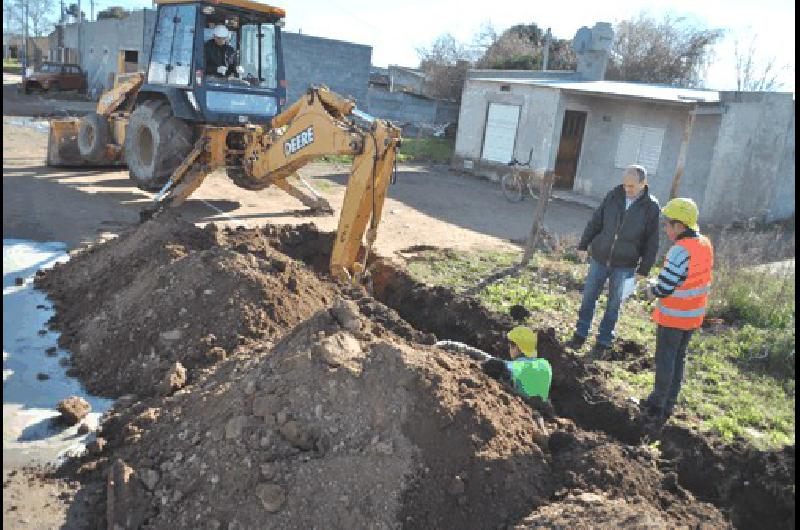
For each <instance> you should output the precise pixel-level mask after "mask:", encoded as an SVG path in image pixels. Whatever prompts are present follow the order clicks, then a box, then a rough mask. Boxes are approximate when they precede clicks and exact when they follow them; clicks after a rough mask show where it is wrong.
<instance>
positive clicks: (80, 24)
mask: <svg viewBox="0 0 800 530" xmlns="http://www.w3.org/2000/svg"><path fill="white" fill-rule="evenodd" d="M82 14H83V11H81V0H78V54H77V55H78V57H77V59H78V61H77V62H78V66H81V67H82V63H83V48H82V47H81V33H82V31H81V30H82V29H83V16H81V15H82Z"/></svg>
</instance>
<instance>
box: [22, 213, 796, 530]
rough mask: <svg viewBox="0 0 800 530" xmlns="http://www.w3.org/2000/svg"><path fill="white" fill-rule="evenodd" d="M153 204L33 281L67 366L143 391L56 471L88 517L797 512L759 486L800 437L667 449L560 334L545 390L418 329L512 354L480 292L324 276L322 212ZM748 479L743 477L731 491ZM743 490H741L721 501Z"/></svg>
mask: <svg viewBox="0 0 800 530" xmlns="http://www.w3.org/2000/svg"><path fill="white" fill-rule="evenodd" d="M157 221H158V222H157V223H152V222H151V223H146V224H144V225H142V226H140V227H138V229H136V230H133V231H131V232H129V233H126V234H123V235H122V236H120V237H119V238H118V239H117V240H114V241H112V242H109V243H106V244H103V245H100V246H98V247H96V248H94V249H91V250H89V251H87V252H84V253H82V254H79V255H78V256H75V258H74V259H73V260H72V261H71V262H69V263H68V264H66V265H64V266H61V267H58V268H56V269H54V270H53V271H52V272H50V273H47V274H45V275H43V276H40V277H39V278H38V280H37V281H38V284H39V285H40V286H43V287H45V288H46V289H48V291H49V292H50V293H51V296H53V297H54V298H55V299H56V301H57V306H56V307H57V309H58V311H59V317H58V320H57V321H56V322H55V324H56V325H57V326H59V327H60V328H61V329H63V330H64V336H65V337H66V338H65V339H64V342H65V344H67V347H69V348H70V349H71V350H72V351H73V357H74V363H75V367H76V368H77V372H78V375H79V376H81V378H82V379H83V380H84V381H85V382H87V383H88V384H89V386H90V388H95V389H98V388H99V389H104V390H105V391H106V392H107V393H108V394H111V395H119V394H122V393H125V392H131V393H135V394H136V395H129V396H123V397H122V398H120V399H119V400H118V401H117V403H116V404H115V406H114V408H113V409H112V410H111V411H109V413H108V414H106V416H105V418H104V421H103V423H102V426H101V428H100V431H99V436H100V438H101V439H102V440H103V442H102V443H99V444H98V445H97V447H96V448H95V450H93V451H92V452H91V454H87V455H85V456H83V457H81V458H80V459H78V460H76V461H73V462H71V463H70V465H69V466H67V467H66V468H64V471H63V472H71V471H74V472H76V473H77V474H78V475H79V476H82V477H83V478H84V480H87V481H91V480H93V479H100V480H102V481H103V482H104V483H106V489H105V491H106V493H105V496H104V497H103V498H102V499H101V500H100V503H99V504H98V512H97V513H96V516H97V518H98V520H99V521H102V523H104V524H107V526H108V527H114V525H115V524H120V525H121V526H123V527H126V526H130V527H137V526H138V527H143V528H163V527H167V526H177V527H179V528H198V527H201V528H229V529H235V528H308V527H336V528H338V527H348V528H349V527H355V528H360V527H376V528H396V527H408V528H450V527H464V528H487V527H488V528H497V527H508V526H513V525H521V527H526V526H530V527H535V526H537V525H545V526H552V527H566V526H568V525H569V526H578V527H580V524H578V523H576V521H578V520H579V519H580V518H582V517H594V518H596V521H597V522H598V524H599V525H600V526H606V527H620V526H631V525H633V526H636V525H640V526H647V525H650V526H651V527H659V526H663V527H698V526H703V525H712V526H714V527H727V526H729V525H730V522H729V517H732V518H733V519H734V521H735V522H738V523H744V522H747V521H752V520H758V518H759V517H761V515H762V513H763V510H764V507H765V506H767V503H768V502H771V501H773V504H774V502H775V499H776V498H777V499H779V501H777V502H778V506H777V508H774V509H773V510H774V512H775V514H773V515H771V516H764V517H763V519H762V522H767V523H770V524H771V523H775V524H773V525H772V526H773V527H778V526H782V525H783V524H784V523H785V522H786V517H789V516H791V517H792V518H793V515H794V511H793V508H792V510H791V514H790V515H789V512H788V511H787V508H788V505H785V502H787V500H788V499H789V498H791V500H792V501H793V493H791V494H790V493H789V492H788V490H786V489H785V488H784V489H782V490H781V491H782V492H783V493H782V495H783V496H782V497H779V498H778V497H776V495H775V494H773V493H770V492H772V491H773V489H774V488H782V487H784V486H787V484H786V483H785V482H786V480H787V476H788V473H789V468H788V467H786V466H783V465H782V464H785V463H788V462H791V464H792V465H791V478H792V482H791V484H792V485H793V477H794V468H793V461H794V454H793V451H792V453H791V455H790V456H787V457H786V458H785V459H781V460H779V462H778V463H777V464H775V465H773V466H772V469H773V470H772V471H771V472H770V473H764V472H763V471H758V470H757V469H756V468H755V467H748V466H751V465H752V464H756V463H757V462H759V461H758V460H754V459H753V458H752V457H751V456H742V459H740V460H734V459H732V457H731V454H730V452H726V451H727V450H726V451H717V450H716V449H714V448H711V447H710V446H709V445H708V444H707V443H706V442H705V440H703V439H702V438H699V437H698V436H697V435H693V434H691V433H689V434H687V432H686V431H685V430H680V429H676V430H675V431H674V432H670V431H665V432H664V433H662V436H663V438H662V447H663V454H662V455H658V454H656V453H655V452H653V450H652V449H650V448H648V446H647V445H646V443H645V441H644V440H646V438H645V437H644V436H645V430H644V426H643V425H641V424H640V422H639V421H638V420H637V415H636V414H635V412H634V411H633V410H631V407H630V406H628V405H626V404H625V403H624V402H623V401H622V400H620V399H618V397H617V396H615V395H613V394H610V393H608V392H607V390H606V389H605V387H604V386H603V383H602V381H603V379H604V374H603V373H602V371H599V370H598V368H597V367H596V366H595V365H593V364H588V363H585V362H584V361H582V360H581V359H578V358H575V357H574V356H571V355H569V353H568V352H566V351H565V350H564V349H563V348H562V347H561V345H560V344H559V343H558V341H557V340H555V338H554V335H553V333H552V332H548V331H547V330H544V331H541V332H540V335H539V343H540V345H541V350H542V356H544V357H546V358H548V359H549V360H550V362H551V364H552V365H553V373H554V378H553V390H552V393H551V394H552V396H551V397H552V401H553V405H554V407H553V406H551V405H550V404H544V403H534V402H532V401H524V400H522V399H521V398H519V397H518V396H515V395H514V394H512V393H510V392H509V391H508V389H507V388H505V387H503V386H501V385H500V384H499V383H498V382H496V381H494V380H493V379H490V378H488V377H487V376H486V375H485V374H483V373H482V371H481V370H480V367H479V366H478V365H477V364H476V363H475V362H473V361H471V360H470V359H468V358H465V357H459V356H458V355H457V354H451V353H447V352H443V351H439V350H436V349H434V348H432V347H431V346H430V344H432V343H433V342H434V341H435V339H436V337H437V336H438V337H441V338H447V339H452V340H460V341H462V342H466V343H469V344H472V345H474V346H477V347H480V348H481V349H484V350H487V351H491V352H493V353H495V354H504V353H505V349H506V341H505V338H504V335H505V333H506V332H507V330H508V329H510V328H511V327H512V326H513V322H512V321H511V319H510V318H509V317H508V316H506V315H498V314H495V313H492V312H490V311H487V310H486V309H485V308H483V307H482V306H481V305H480V304H479V303H477V302H476V301H475V300H473V299H470V298H464V297H461V296H458V295H456V294H454V293H453V292H452V291H450V290H447V289H442V288H432V287H428V286H424V285H421V284H419V283H417V282H415V281H414V280H413V279H412V278H411V277H410V276H408V275H406V274H405V273H403V272H402V271H399V270H397V269H396V268H395V267H394V265H392V264H391V263H390V262H388V261H386V260H382V259H374V260H372V262H373V269H374V273H373V276H372V281H373V284H374V293H375V297H372V296H369V295H367V294H366V292H365V291H364V290H363V289H358V288H352V289H351V288H343V287H341V286H337V285H335V284H333V283H331V282H329V281H327V280H326V275H325V270H326V269H327V260H328V256H329V249H330V245H331V244H332V236H331V235H330V234H324V233H320V232H318V231H317V230H316V228H314V227H313V225H309V226H300V227H265V228H264V229H257V230H252V229H251V230H245V229H237V230H225V231H217V230H216V229H214V228H213V227H211V228H208V229H204V230H200V229H197V228H195V227H193V226H192V225H188V224H186V223H183V222H181V221H180V220H179V219H174V218H165V217H160V218H159V219H158V220H157ZM137 247H140V249H141V253H140V252H139V251H137ZM284 252H285V253H284ZM287 254H288V256H287ZM289 256H291V258H290V257H289ZM292 258H295V259H299V260H302V261H304V262H305V263H308V264H310V265H312V266H313V267H314V269H315V270H317V271H318V273H319V274H315V273H313V272H312V271H311V270H310V269H308V268H307V267H305V266H304V265H303V264H302V263H300V262H297V261H294V260H293V259H292ZM208 291H211V292H210V293H208ZM88 294H92V296H91V297H89V296H88ZM389 306H391V307H389ZM182 308H185V309H186V310H185V311H181V309H182ZM148 310H150V311H152V313H150V314H149V316H148ZM153 366H156V368H152V367H153ZM183 366H186V367H187V368H188V377H184V373H183V371H182V367H183ZM165 382H166V384H168V385H169V386H170V387H171V391H170V392H164V391H163V390H162V389H163V388H164V385H165ZM595 429H596V431H593V430H595ZM681 436H684V437H685V439H681ZM691 466H694V468H696V469H698V470H704V471H707V470H709V469H716V470H720V469H722V470H726V472H727V473H728V474H729V475H730V476H731V477H733V478H731V479H727V478H725V477H722V476H718V475H714V476H715V477H717V478H718V479H719V480H718V481H717V483H718V484H722V485H723V488H722V489H721V490H720V491H715V492H712V491H709V490H708V489H707V488H705V489H704V487H702V485H698V484H696V483H695V481H694V479H693V477H694V476H695V475H693V474H692V473H693V472H692V471H690V470H689V469H687V467H691ZM745 469H749V470H750V471H749V473H750V474H746V473H744V471H743V470H745ZM694 473H695V474H696V473H699V472H698V471H695V472H694ZM719 473H722V472H721V471H720V472H719ZM744 477H748V478H749V479H751V480H752V482H748V484H752V485H748V486H746V488H749V489H745V490H741V489H737V486H736V484H738V482H737V481H740V480H741V479H742V478H744ZM770 488H773V489H770ZM742 492H744V493H745V494H748V493H750V494H752V497H753V500H752V502H751V503H750V505H749V506H746V507H745V508H744V509H743V511H742V512H741V513H740V512H737V511H736V510H733V511H732V512H731V514H730V515H728V513H727V512H726V510H729V509H730V508H731V505H732V504H735V503H737V502H740V501H739V500H740V495H741V493H742ZM704 501H711V502H714V503H715V504H717V505H718V506H719V507H721V508H722V509H723V510H722V511H720V509H718V508H717V507H715V506H713V505H711V504H708V503H707V502H704ZM740 504H741V505H742V506H744V503H740ZM748 517H749V518H748ZM779 517H780V518H781V519H779ZM594 526H596V525H594ZM756 526H758V525H756Z"/></svg>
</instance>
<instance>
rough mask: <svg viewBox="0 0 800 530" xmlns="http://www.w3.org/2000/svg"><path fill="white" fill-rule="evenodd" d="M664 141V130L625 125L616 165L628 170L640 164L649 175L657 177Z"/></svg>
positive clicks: (620, 139)
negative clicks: (629, 167)
mask: <svg viewBox="0 0 800 530" xmlns="http://www.w3.org/2000/svg"><path fill="white" fill-rule="evenodd" d="M663 141H664V129H659V128H656V127H640V126H638V125H629V124H627V123H626V124H623V126H622V133H621V134H620V135H619V144H618V145H617V157H616V160H615V163H614V165H615V166H616V167H618V168H626V167H628V166H629V165H631V164H640V165H642V166H644V168H645V169H646V170H647V174H648V175H655V174H656V171H657V170H658V163H659V160H660V159H661V144H662V143H663Z"/></svg>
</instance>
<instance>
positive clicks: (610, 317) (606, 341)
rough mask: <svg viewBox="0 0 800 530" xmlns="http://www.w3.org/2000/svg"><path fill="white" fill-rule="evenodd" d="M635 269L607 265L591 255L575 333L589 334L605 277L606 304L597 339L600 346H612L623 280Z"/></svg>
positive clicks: (584, 335)
mask: <svg viewBox="0 0 800 530" xmlns="http://www.w3.org/2000/svg"><path fill="white" fill-rule="evenodd" d="M635 271H636V269H635V268H634V267H630V268H628V267H607V266H605V265H603V264H602V263H600V262H599V261H597V260H595V259H594V258H592V259H591V260H590V261H589V274H587V275H586V285H585V286H584V288H583V301H582V302H581V309H580V311H578V324H577V325H576V326H575V333H576V334H578V335H579V336H581V337H583V338H586V337H588V336H589V329H590V328H591V327H592V319H593V318H594V308H595V306H596V305H597V298H598V297H599V296H600V293H602V292H603V288H604V287H605V285H606V280H608V304H607V305H606V312H605V314H604V315H603V320H602V321H601V322H600V329H599V330H598V333H597V342H598V344H600V345H602V346H611V342H612V341H613V340H614V327H615V326H616V325H617V319H618V318H619V308H620V306H621V305H622V289H623V287H624V284H625V280H627V279H628V278H632V277H633V276H634V274H635Z"/></svg>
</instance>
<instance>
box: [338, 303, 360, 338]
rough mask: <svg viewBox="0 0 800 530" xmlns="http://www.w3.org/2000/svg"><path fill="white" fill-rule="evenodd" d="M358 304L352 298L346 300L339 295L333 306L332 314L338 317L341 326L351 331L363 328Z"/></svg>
mask: <svg viewBox="0 0 800 530" xmlns="http://www.w3.org/2000/svg"><path fill="white" fill-rule="evenodd" d="M358 315H359V312H358V305H357V304H356V303H355V302H353V301H352V300H345V299H344V298H341V297H338V298H337V299H336V301H335V302H334V305H333V307H332V308H331V316H333V318H335V319H336V321H337V322H338V323H339V325H340V326H342V327H343V328H344V329H347V330H350V331H357V330H359V329H361V321H360V320H359V318H358Z"/></svg>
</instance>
